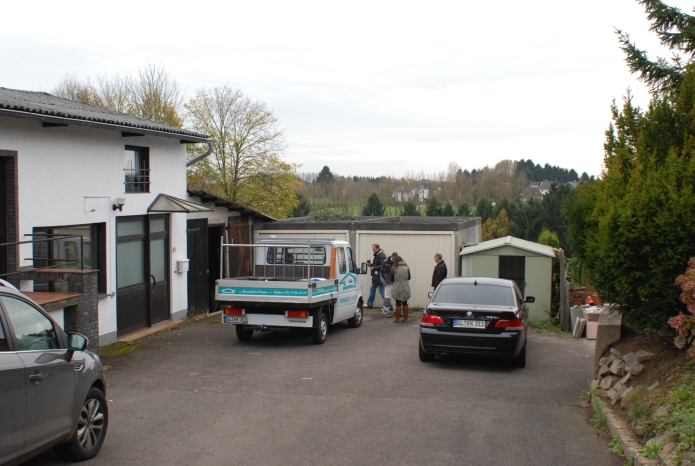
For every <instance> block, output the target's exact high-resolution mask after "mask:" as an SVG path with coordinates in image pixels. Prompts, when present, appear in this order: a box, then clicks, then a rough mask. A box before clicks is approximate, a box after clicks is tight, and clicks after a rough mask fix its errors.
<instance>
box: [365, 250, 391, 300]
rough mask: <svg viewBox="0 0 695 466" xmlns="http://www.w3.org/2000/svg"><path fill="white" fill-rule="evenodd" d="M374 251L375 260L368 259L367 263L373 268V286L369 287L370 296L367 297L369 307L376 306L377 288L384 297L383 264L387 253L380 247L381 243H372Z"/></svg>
mask: <svg viewBox="0 0 695 466" xmlns="http://www.w3.org/2000/svg"><path fill="white" fill-rule="evenodd" d="M372 252H373V253H374V262H373V263H372V262H371V261H367V265H368V266H369V268H371V269H372V271H371V274H372V286H371V287H369V298H367V307H368V308H372V307H374V298H376V290H377V288H378V289H379V293H380V294H381V297H382V298H383V297H384V285H383V284H382V283H381V266H382V265H383V264H384V261H385V260H386V254H384V251H382V250H381V248H380V247H379V243H374V244H372Z"/></svg>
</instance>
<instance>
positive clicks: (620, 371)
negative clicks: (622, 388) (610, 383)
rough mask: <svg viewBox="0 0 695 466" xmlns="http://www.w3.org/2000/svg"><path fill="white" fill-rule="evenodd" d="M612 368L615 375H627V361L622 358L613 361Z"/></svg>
mask: <svg viewBox="0 0 695 466" xmlns="http://www.w3.org/2000/svg"><path fill="white" fill-rule="evenodd" d="M610 370H611V372H612V373H614V374H615V375H617V376H620V377H622V376H623V375H625V363H624V362H622V361H621V360H620V359H616V360H615V361H613V362H612V363H611V366H610Z"/></svg>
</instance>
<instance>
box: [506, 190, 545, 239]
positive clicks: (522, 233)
mask: <svg viewBox="0 0 695 466" xmlns="http://www.w3.org/2000/svg"><path fill="white" fill-rule="evenodd" d="M542 215H543V210H542V207H541V203H540V202H539V201H537V200H536V199H533V198H531V199H529V200H528V202H526V203H523V202H522V203H518V204H514V208H513V209H511V211H510V218H511V220H512V221H513V222H514V225H513V226H512V227H511V233H512V235H514V236H516V237H517V238H521V239H525V240H527V241H534V242H535V241H536V239H537V238H538V235H540V233H541V227H542V225H543V220H542Z"/></svg>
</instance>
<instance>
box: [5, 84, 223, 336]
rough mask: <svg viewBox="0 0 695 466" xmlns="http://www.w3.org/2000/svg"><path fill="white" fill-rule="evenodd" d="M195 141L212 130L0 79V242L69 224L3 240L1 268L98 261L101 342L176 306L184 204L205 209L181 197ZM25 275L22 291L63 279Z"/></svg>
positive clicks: (182, 300) (181, 296)
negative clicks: (6, 84) (2, 83)
mask: <svg viewBox="0 0 695 466" xmlns="http://www.w3.org/2000/svg"><path fill="white" fill-rule="evenodd" d="M192 143H209V138H208V136H206V135H204V134H199V133H196V132H192V131H188V130H184V129H181V128H174V127H170V126H167V125H164V124H158V123H154V122H151V121H148V120H143V119H140V118H136V117H133V116H130V115H127V114H123V113H118V112H112V111H109V110H105V109H101V108H97V107H92V106H89V105H84V104H80V103H76V102H72V101H69V100H65V99H61V98H57V97H54V96H51V95H49V94H46V93H40V92H27V91H19V90H12V89H5V88H0V180H2V181H3V182H4V183H3V185H0V244H7V243H17V242H23V241H28V240H32V239H34V240H37V239H42V238H46V237H47V236H46V235H49V236H48V237H50V235H67V236H62V237H60V239H59V240H54V241H48V242H39V243H26V244H20V245H16V244H10V245H7V246H6V247H4V248H3V247H0V276H1V275H4V274H7V273H13V272H16V271H18V270H19V271H26V270H29V271H31V270H33V269H36V267H37V266H39V265H44V266H46V265H52V266H54V267H56V268H60V269H65V270H68V271H69V269H74V268H84V269H87V270H90V269H91V270H97V271H98V272H94V273H96V274H97V284H98V335H97V336H98V341H99V345H106V344H110V343H113V342H114V341H116V339H117V338H118V337H119V336H122V335H125V334H128V333H132V332H134V331H137V330H140V329H143V328H146V327H149V326H153V325H156V324H157V323H160V322H163V321H166V320H170V319H177V318H181V317H183V316H184V315H185V314H186V312H187V295H186V288H187V287H186V283H187V277H186V273H185V272H183V273H177V272H176V270H177V267H179V268H180V269H181V271H183V270H185V262H186V261H185V259H186V215H185V213H186V212H191V211H196V210H209V209H206V208H205V207H202V206H198V205H196V204H194V203H190V202H186V201H182V200H183V199H186V197H187V192H186V144H192ZM80 237H81V239H80ZM80 246H81V247H80ZM39 258H43V259H45V260H43V261H41V260H38V259H39ZM80 261H81V262H80ZM179 261H181V263H180V264H179ZM67 275H68V274H66V276H67ZM26 276H27V275H26V274H24V275H20V276H19V277H23V278H24V280H23V281H22V282H21V283H20V286H21V289H22V290H24V291H29V292H32V291H33V292H35V293H36V292H40V291H42V292H61V291H66V290H67V289H68V288H67V286H66V285H65V284H64V283H61V281H60V277H59V274H57V273H54V274H53V275H47V277H50V278H52V280H37V279H36V277H34V280H31V281H29V280H26ZM12 277H13V275H9V279H10V280H12ZM56 277H58V278H56ZM85 293H86V291H85ZM66 302H67V301H66ZM55 315H56V317H57V318H58V319H59V320H60V319H62V311H60V312H59V311H55ZM88 336H89V335H88ZM90 337H93V336H90Z"/></svg>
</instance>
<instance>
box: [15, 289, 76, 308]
mask: <svg viewBox="0 0 695 466" xmlns="http://www.w3.org/2000/svg"><path fill="white" fill-rule="evenodd" d="M22 293H24V294H25V295H26V296H28V297H29V298H31V299H32V300H34V302H36V304H38V305H39V306H43V305H44V304H49V303H55V302H58V301H62V300H64V299H71V298H77V297H80V296H82V295H81V294H79V293H51V292H45V291H22Z"/></svg>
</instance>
